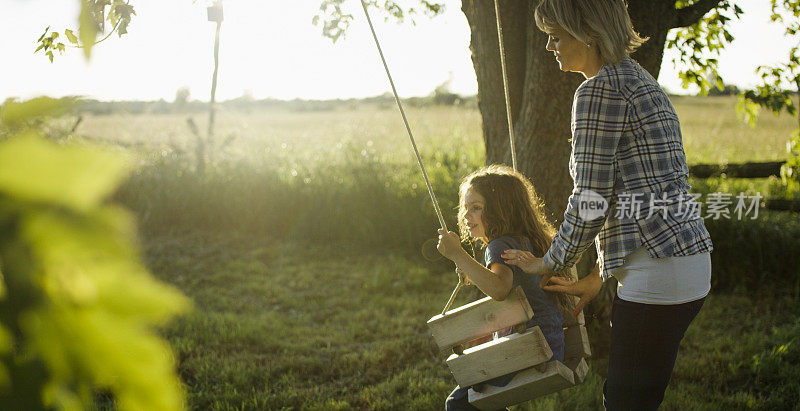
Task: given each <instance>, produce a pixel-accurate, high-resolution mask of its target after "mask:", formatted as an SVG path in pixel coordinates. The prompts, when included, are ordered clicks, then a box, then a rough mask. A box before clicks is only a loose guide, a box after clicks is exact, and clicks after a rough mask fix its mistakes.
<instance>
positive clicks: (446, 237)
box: [436, 229, 466, 261]
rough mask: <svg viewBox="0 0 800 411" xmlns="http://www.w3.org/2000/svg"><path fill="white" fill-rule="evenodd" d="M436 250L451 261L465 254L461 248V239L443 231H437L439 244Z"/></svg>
mask: <svg viewBox="0 0 800 411" xmlns="http://www.w3.org/2000/svg"><path fill="white" fill-rule="evenodd" d="M436 249H437V250H439V253H441V254H442V255H443V256H445V257H447V259H449V260H451V261H455V260H456V258H458V257H459V256H460V255H461V254H463V253H466V251H464V249H463V248H462V247H461V239H460V238H459V237H458V234H456V233H454V232H452V231H447V232H445V231H444V230H443V229H439V244H437V245H436Z"/></svg>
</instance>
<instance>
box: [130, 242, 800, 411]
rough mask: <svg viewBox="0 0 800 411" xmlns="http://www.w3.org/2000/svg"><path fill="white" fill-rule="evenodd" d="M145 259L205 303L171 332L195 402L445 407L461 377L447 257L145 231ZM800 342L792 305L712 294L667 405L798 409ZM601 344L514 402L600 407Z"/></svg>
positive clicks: (686, 345) (799, 314)
mask: <svg viewBox="0 0 800 411" xmlns="http://www.w3.org/2000/svg"><path fill="white" fill-rule="evenodd" d="M145 256H146V261H147V263H148V265H149V266H150V268H151V270H152V271H153V272H154V273H155V275H156V276H157V277H159V278H160V279H162V280H164V281H166V282H168V283H170V284H173V285H175V286H176V287H178V288H179V289H181V290H182V291H183V292H184V293H186V294H187V295H188V296H190V297H191V298H192V299H193V300H194V302H195V304H196V307H195V310H194V312H193V313H192V314H191V315H189V316H187V317H184V318H182V319H179V320H177V321H176V322H175V323H174V324H172V325H171V326H169V327H168V328H167V329H165V330H164V333H165V335H166V336H167V338H168V340H169V342H170V344H171V345H172V347H173V349H174V351H175V355H176V357H177V358H178V361H179V365H178V369H179V373H180V376H181V378H182V380H183V381H184V383H185V384H186V387H185V388H186V391H187V394H188V401H189V405H190V406H191V408H193V409H222V410H234V409H236V410H239V409H441V408H442V406H443V401H444V398H445V397H446V395H447V394H448V393H449V391H450V390H451V389H452V388H453V387H454V386H455V382H454V380H453V378H452V376H451V375H450V373H449V371H448V369H447V366H446V365H445V364H444V358H445V354H440V353H438V352H437V348H436V346H435V344H434V342H433V340H432V338H431V337H430V336H429V335H428V334H427V328H426V326H425V322H426V321H427V320H428V318H430V317H431V316H433V315H435V314H436V313H438V312H439V311H440V310H441V308H442V306H443V305H444V303H445V302H446V300H447V298H448V296H449V293H450V291H451V289H452V286H453V285H454V284H455V275H454V274H453V273H452V271H450V268H449V267H448V266H447V265H446V264H444V263H442V262H433V263H432V262H426V261H425V260H423V259H421V258H419V257H417V256H415V255H413V254H407V255H403V254H400V253H393V254H378V253H374V252H370V251H369V250H364V251H359V252H356V251H353V250H348V249H334V248H311V249H309V248H305V247H300V246H293V245H291V244H286V243H272V244H270V241H269V240H266V239H253V238H247V237H236V236H234V235H217V236H216V237H213V238H212V237H210V236H199V235H181V236H178V235H174V236H171V237H167V236H162V237H156V238H148V239H147V240H146V242H145ZM467 294H469V292H468V293H467ZM473 295H474V294H473ZM468 297H469V296H467V295H463V294H462V296H461V297H460V300H461V301H459V302H457V304H460V303H463V302H465V301H467V298H468ZM590 329H591V324H590ZM590 337H591V336H590ZM798 339H800V308H798V307H797V305H796V303H793V302H792V301H791V300H788V299H781V300H771V299H764V298H762V299H759V300H754V299H751V298H749V297H746V296H741V295H730V294H717V293H714V292H713V290H712V295H711V296H710V297H709V299H708V300H707V302H706V304H705V306H704V308H703V310H702V311H701V312H700V314H699V316H698V317H697V319H696V320H695V322H694V323H693V324H692V326H691V327H690V329H689V331H688V333H687V336H686V338H685V339H684V341H683V344H682V346H681V351H680V355H679V358H678V364H677V366H676V369H675V373H674V374H673V379H672V382H671V384H670V388H669V389H668V391H667V394H666V398H665V401H664V404H663V407H662V409H665V410H673V409H674V410H678V409H723V408H726V409H750V408H753V409H791V408H793V407H796V406H797V404H798V401H800V385H798V381H800V368H798V364H799V363H800V341H798ZM593 348H594V349H595V356H594V357H593V359H592V361H591V362H590V367H591V371H590V374H589V375H588V377H587V380H586V382H585V383H584V384H582V385H580V386H579V387H576V388H572V389H569V390H565V391H562V392H560V393H558V394H557V395H552V396H548V397H545V398H541V399H538V400H536V401H534V402H531V403H527V404H522V405H520V406H519V407H517V409H597V408H601V405H600V404H601V403H600V401H601V387H602V383H603V378H604V375H605V368H606V358H605V357H606V352H604V351H605V350H606V348H599V347H596V346H595V347H593Z"/></svg>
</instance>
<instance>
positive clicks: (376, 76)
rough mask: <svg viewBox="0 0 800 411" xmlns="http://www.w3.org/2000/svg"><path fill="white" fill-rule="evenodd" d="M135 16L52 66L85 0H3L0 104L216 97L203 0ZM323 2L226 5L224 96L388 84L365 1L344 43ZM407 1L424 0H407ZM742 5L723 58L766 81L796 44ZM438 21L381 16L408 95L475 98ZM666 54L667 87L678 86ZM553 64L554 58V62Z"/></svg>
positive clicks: (355, 10) (341, 91) (454, 8)
mask: <svg viewBox="0 0 800 411" xmlns="http://www.w3.org/2000/svg"><path fill="white" fill-rule="evenodd" d="M132 3H133V4H134V6H135V8H136V12H137V16H135V17H134V19H133V21H132V22H131V25H130V27H129V29H128V32H129V33H128V34H127V35H125V36H123V37H122V38H117V36H116V35H114V36H112V37H111V38H109V40H107V41H106V42H104V43H101V44H99V45H98V46H96V47H95V49H94V50H93V54H92V58H91V60H90V61H88V62H87V61H86V60H85V59H84V58H83V53H82V52H81V51H80V50H77V49H68V50H67V52H66V53H65V54H63V55H56V59H55V63H52V64H51V63H50V61H49V60H48V59H47V57H46V56H44V55H43V54H42V53H41V52H39V53H37V54H33V50H35V49H36V40H37V39H38V38H39V36H40V35H41V34H42V32H43V31H44V28H45V27H47V26H51V27H52V28H53V29H56V30H59V31H62V32H63V29H65V28H74V27H75V26H76V24H77V23H76V21H77V15H78V4H79V2H78V1H77V0H58V1H53V0H0V50H2V51H3V54H2V56H3V57H2V58H3V60H4V61H3V64H0V79H3V80H2V81H0V101H2V100H5V99H6V98H8V97H18V98H22V99H27V98H32V97H35V96H39V95H48V96H53V97H60V96H66V95H80V96H85V97H87V98H96V99H100V100H158V99H165V100H167V101H172V100H173V99H174V98H175V93H176V91H177V90H178V89H179V88H181V87H188V88H189V89H190V92H191V98H192V99H197V100H205V101H207V100H208V99H209V96H210V89H211V77H212V72H213V67H214V60H213V45H214V31H215V25H214V23H211V22H208V21H207V18H206V9H205V8H206V6H207V5H209V2H207V1H206V0H194V1H193V0H133V1H132ZM319 3H320V2H319V0H291V1H286V0H284V1H270V0H225V3H224V8H225V21H224V22H223V24H222V31H221V46H220V72H219V80H218V88H217V99H218V100H226V99H231V98H236V97H239V96H242V95H244V94H249V95H252V96H253V97H255V98H257V99H261V98H277V99H286V100H288V99H294V98H301V99H335V98H359V97H367V96H374V95H379V94H383V93H385V92H387V91H389V90H390V88H389V85H388V80H387V79H386V76H385V73H384V71H383V66H382V64H381V62H380V59H379V56H378V53H377V51H376V48H375V45H374V43H373V40H372V37H371V34H370V32H369V28H368V26H367V24H366V21H365V19H364V15H363V11H362V10H361V5H360V3H359V2H358V1H357V0H348V1H346V2H345V4H344V8H345V11H346V12H349V13H351V14H353V16H354V17H355V19H354V21H353V23H352V25H351V27H350V30H349V31H348V33H347V35H346V37H345V38H344V39H342V40H340V41H338V42H337V43H335V44H334V43H332V42H331V41H330V40H329V39H326V38H323V37H322V35H321V29H320V28H319V27H317V26H313V25H312V24H311V19H312V17H313V16H314V14H315V13H316V10H317V9H318V7H319ZM398 3H399V4H401V5H406V4H414V3H417V2H416V1H411V0H405V1H404V0H400V1H398ZM736 3H737V4H739V5H740V6H741V7H742V8H743V9H744V11H745V13H746V14H745V15H744V16H743V18H742V20H740V21H737V22H734V23H732V24H731V26H730V30H731V32H732V34H733V35H734V36H735V37H736V40H735V42H734V43H733V45H732V46H730V47H728V49H727V50H725V51H724V52H723V54H721V55H720V56H719V65H720V73H721V74H722V76H723V77H724V78H725V81H726V83H729V84H736V85H738V86H740V87H748V86H752V85H754V84H756V83H757V78H756V76H755V75H754V70H755V68H756V67H757V66H759V65H766V64H773V63H776V62H779V61H782V60H785V59H786V56H787V55H788V51H789V49H790V48H791V46H792V44H791V43H790V42H789V41H788V40H787V39H785V38H784V36H783V30H782V29H781V28H780V27H779V26H778V25H776V24H770V23H769V10H768V6H767V3H768V2H767V1H766V0H737V1H736ZM446 5H447V7H446V11H445V13H444V14H443V15H441V16H439V17H436V18H435V19H428V18H426V17H423V16H421V17H418V18H417V19H416V24H415V25H412V24H410V23H408V22H406V23H404V24H401V25H398V24H395V23H392V22H388V23H387V22H384V19H383V18H382V17H381V16H380V15H378V14H377V13H376V12H375V11H373V12H372V17H373V21H374V22H375V24H376V30H377V32H378V37H379V39H380V40H381V45H382V47H383V50H384V53H385V54H386V58H387V61H388V64H389V68H390V70H391V71H392V76H393V77H394V80H395V83H396V85H397V88H398V92H399V94H400V95H401V96H402V97H409V96H424V95H427V94H429V93H430V92H431V91H432V90H433V89H434V88H435V87H436V86H438V85H440V84H442V83H444V82H446V81H449V82H450V88H451V90H452V91H453V92H456V93H459V94H465V95H469V94H475V93H476V92H477V82H476V79H475V72H474V69H473V66H472V61H471V57H470V52H469V27H468V25H467V21H466V18H465V17H464V14H463V13H462V12H461V10H460V1H458V0H447V1H446ZM674 54H675V53H674V52H667V53H666V55H665V57H664V60H663V62H664V63H663V65H662V69H661V73H660V75H659V79H658V80H659V82H660V83H661V84H662V86H664V87H665V88H666V89H667V90H669V91H671V92H676V93H691V92H694V91H695V90H692V89H690V90H688V91H687V90H683V89H682V88H681V86H680V80H679V79H678V76H677V72H678V70H676V68H675V67H673V64H672V62H671V60H672V57H673V56H674ZM554 64H555V63H554Z"/></svg>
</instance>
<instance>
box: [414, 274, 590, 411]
mask: <svg viewBox="0 0 800 411" xmlns="http://www.w3.org/2000/svg"><path fill="white" fill-rule="evenodd" d="M532 317H533V309H532V308H531V306H530V304H529V303H528V299H527V298H526V297H525V293H524V292H523V291H522V288H521V287H516V288H514V289H513V290H512V291H511V293H510V294H509V295H508V297H506V299H505V300H503V301H496V300H493V299H492V298H490V297H486V298H483V299H481V300H478V301H475V302H473V303H470V304H467V305H464V306H461V307H458V308H455V309H453V310H450V311H447V312H446V313H444V314H441V315H437V316H434V317H432V318H431V319H430V320H429V321H428V328H429V330H430V331H431V334H432V335H433V338H434V340H435V341H436V344H437V345H438V346H439V348H440V349H441V350H451V349H452V351H453V354H452V355H450V356H449V357H448V358H447V361H446V362H447V365H448V367H449V368H450V371H451V373H452V374H453V377H454V378H455V380H456V382H457V383H458V385H459V386H461V387H471V388H470V390H469V402H470V403H471V404H472V405H474V406H476V407H478V408H480V409H486V410H491V409H497V408H503V407H505V406H509V405H513V404H518V403H520V402H524V401H528V400H531V399H533V398H536V397H540V396H543V395H547V394H551V393H553V392H556V391H560V390H562V389H565V388H569V387H573V386H575V385H576V384H580V383H582V382H583V380H584V379H585V377H586V373H587V372H588V369H589V367H588V365H587V363H586V360H585V359H584V358H587V357H589V356H590V355H591V351H590V347H589V338H588V334H587V333H586V328H585V325H584V317H583V313H580V314H579V315H578V316H573V315H571V314H567V315H564V319H565V329H564V343H565V347H564V359H565V361H564V363H561V362H559V361H556V360H552V361H547V360H548V359H549V358H551V357H552V355H553V352H552V351H551V349H550V347H549V345H548V344H547V341H546V340H545V338H544V335H543V334H542V331H541V330H540V329H539V327H533V328H532V329H529V330H526V329H525V326H524V325H525V323H526V322H527V321H528V320H530V319H531V318H532ZM509 327H516V328H515V330H516V332H515V333H512V334H510V335H506V336H503V337H500V338H497V339H492V340H489V341H486V342H482V343H480V344H477V345H474V344H475V341H476V340H480V339H481V338H483V339H486V338H485V337H486V336H487V335H491V334H492V333H494V332H495V331H498V330H503V329H506V328H509ZM473 345H474V346H473ZM520 370H522V371H521V372H519V373H518V374H517V375H515V376H514V377H513V379H512V380H511V381H510V382H509V383H508V384H507V385H506V386H503V387H497V386H493V385H490V384H482V383H483V382H485V381H487V380H490V379H492V378H495V377H499V376H503V375H506V374H510V373H512V372H515V371H520Z"/></svg>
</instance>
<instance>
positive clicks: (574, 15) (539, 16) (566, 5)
mask: <svg viewBox="0 0 800 411" xmlns="http://www.w3.org/2000/svg"><path fill="white" fill-rule="evenodd" d="M534 16H535V17H534V18H535V20H536V27H538V28H539V30H541V31H544V32H545V33H548V32H550V31H552V30H553V29H555V28H558V27H560V28H562V29H564V30H565V31H566V32H567V33H569V34H570V35H571V36H572V37H575V38H576V39H577V40H578V41H581V42H583V43H586V44H589V43H590V42H591V43H595V44H596V47H597V48H598V49H599V51H600V58H601V59H602V61H603V64H617V63H619V62H620V61H622V59H624V58H625V57H627V56H628V54H630V53H633V51H634V50H636V49H637V48H638V47H639V46H641V45H642V44H643V43H644V42H645V41H647V40H648V38H647V37H645V38H642V37H639V34H638V33H636V31H635V30H634V29H633V24H632V23H631V18H630V16H629V15H628V5H627V2H626V1H625V0H540V1H539V4H538V5H537V6H536V12H535V13H534Z"/></svg>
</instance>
